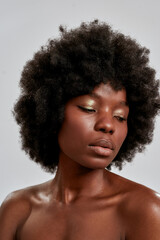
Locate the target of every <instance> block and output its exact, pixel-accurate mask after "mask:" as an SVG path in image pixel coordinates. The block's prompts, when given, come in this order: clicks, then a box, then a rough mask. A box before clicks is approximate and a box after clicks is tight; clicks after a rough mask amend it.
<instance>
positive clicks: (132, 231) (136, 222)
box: [125, 186, 160, 240]
mask: <svg viewBox="0 0 160 240" xmlns="http://www.w3.org/2000/svg"><path fill="white" fill-rule="evenodd" d="M125 222H126V229H127V230H126V233H127V236H128V238H127V239H136V240H138V239H146V240H149V239H154V240H159V239H160V228H159V226H160V194H158V193H156V192H155V191H153V190H151V189H149V188H147V187H143V186H142V187H141V186H140V187H139V188H137V189H136V190H134V191H133V192H132V193H131V195H130V199H129V201H128V206H127V212H126V216H125ZM129 236H134V238H133V237H129Z"/></svg>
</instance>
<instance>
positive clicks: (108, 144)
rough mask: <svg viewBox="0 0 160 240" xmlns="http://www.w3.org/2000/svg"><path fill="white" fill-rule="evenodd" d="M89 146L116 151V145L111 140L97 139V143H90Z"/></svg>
mask: <svg viewBox="0 0 160 240" xmlns="http://www.w3.org/2000/svg"><path fill="white" fill-rule="evenodd" d="M89 146H99V147H103V148H109V149H111V150H114V148H115V145H114V144H113V142H112V141H111V140H110V139H97V140H95V142H92V143H90V144H89Z"/></svg>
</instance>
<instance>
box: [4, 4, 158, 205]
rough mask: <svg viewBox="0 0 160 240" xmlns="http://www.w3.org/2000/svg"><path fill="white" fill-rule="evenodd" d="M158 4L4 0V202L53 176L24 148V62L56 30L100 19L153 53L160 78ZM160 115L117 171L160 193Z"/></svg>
mask: <svg viewBox="0 0 160 240" xmlns="http://www.w3.org/2000/svg"><path fill="white" fill-rule="evenodd" d="M159 8H160V4H159V1H158V0H157V1H156V0H152V1H147V0H141V1H138V0H135V1H129V0H128V1H127V0H120V1H118V0H117V1H116V0H108V1H107V0H98V1H94V0H81V1H80V0H66V1H65V0H63V1H62V0H44V1H42V0H26V1H25V0H24V1H23V0H10V1H8V0H5V1H2V0H1V1H0V24H1V27H0V40H1V44H0V109H1V117H0V161H1V164H0V202H2V200H3V199H4V198H5V196H6V195H7V194H8V193H9V192H11V191H13V190H16V189H20V188H24V187H26V186H29V185H34V184H37V183H41V182H43V181H46V180H49V179H51V178H52V176H51V174H48V173H45V172H43V171H42V170H41V168H40V167H39V166H37V165H36V164H35V163H34V162H32V161H30V160H29V157H28V156H26V155H25V153H24V152H23V151H22V150H21V144H20V138H19V133H18V126H17V125H16V123H15V121H14V119H13V117H12V113H11V110H12V107H13V104H14V102H15V100H16V99H17V98H18V95H19V88H18V82H19V79H20V74H21V71H22V68H23V66H24V64H25V62H26V61H27V60H28V59H30V58H32V56H33V53H34V52H35V51H37V50H38V49H39V48H40V46H41V45H43V44H45V43H46V42H47V39H48V38H51V37H57V36H58V26H59V25H60V24H64V25H66V26H68V28H71V27H76V26H79V24H80V23H81V21H91V20H93V19H95V18H98V19H99V20H101V21H105V22H108V23H110V24H111V25H112V27H113V29H115V30H120V31H122V32H123V33H124V34H126V35H130V36H132V37H133V38H136V39H137V40H138V42H139V43H140V44H141V45H143V46H147V47H148V48H149V49H150V50H151V54H150V62H151V66H153V67H154V68H155V69H156V71H157V78H159V75H160V69H159V60H160V14H159ZM159 129H160V117H159V118H157V121H156V128H155V135H154V139H153V142H152V144H150V145H149V146H148V147H147V150H146V151H145V153H143V154H137V155H136V157H135V159H134V161H133V163H131V164H127V165H126V166H125V167H124V169H123V170H122V171H121V172H118V171H117V170H115V169H114V170H113V171H114V172H116V173H118V174H120V175H122V176H124V177H127V178H129V179H132V180H133V181H136V182H140V183H142V184H144V185H147V186H148V187H150V188H153V189H155V190H156V191H159V192H160V185H159V182H160V175H159V167H160V161H159V160H160V159H159V158H160V157H159V156H160V154H159V148H160V142H159V138H160V131H159Z"/></svg>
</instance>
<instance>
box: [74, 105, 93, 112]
mask: <svg viewBox="0 0 160 240" xmlns="http://www.w3.org/2000/svg"><path fill="white" fill-rule="evenodd" d="M78 107H79V108H80V109H81V110H82V111H84V112H88V113H92V112H96V110H95V109H89V108H85V107H82V106H78Z"/></svg>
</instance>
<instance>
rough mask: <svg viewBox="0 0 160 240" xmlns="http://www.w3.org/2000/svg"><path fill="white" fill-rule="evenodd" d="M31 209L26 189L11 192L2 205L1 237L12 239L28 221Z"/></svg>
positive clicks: (0, 208) (0, 211)
mask: <svg viewBox="0 0 160 240" xmlns="http://www.w3.org/2000/svg"><path fill="white" fill-rule="evenodd" d="M31 209H32V207H31V203H30V200H29V197H27V194H26V192H25V190H19V191H15V192H13V193H10V194H9V195H8V196H7V197H6V199H5V200H4V202H3V203H2V205H1V207H0V239H11V237H12V236H14V235H15V234H16V231H17V229H18V227H19V226H20V225H21V224H23V223H24V222H25V221H26V219H27V218H28V216H29V215H30V212H31Z"/></svg>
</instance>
